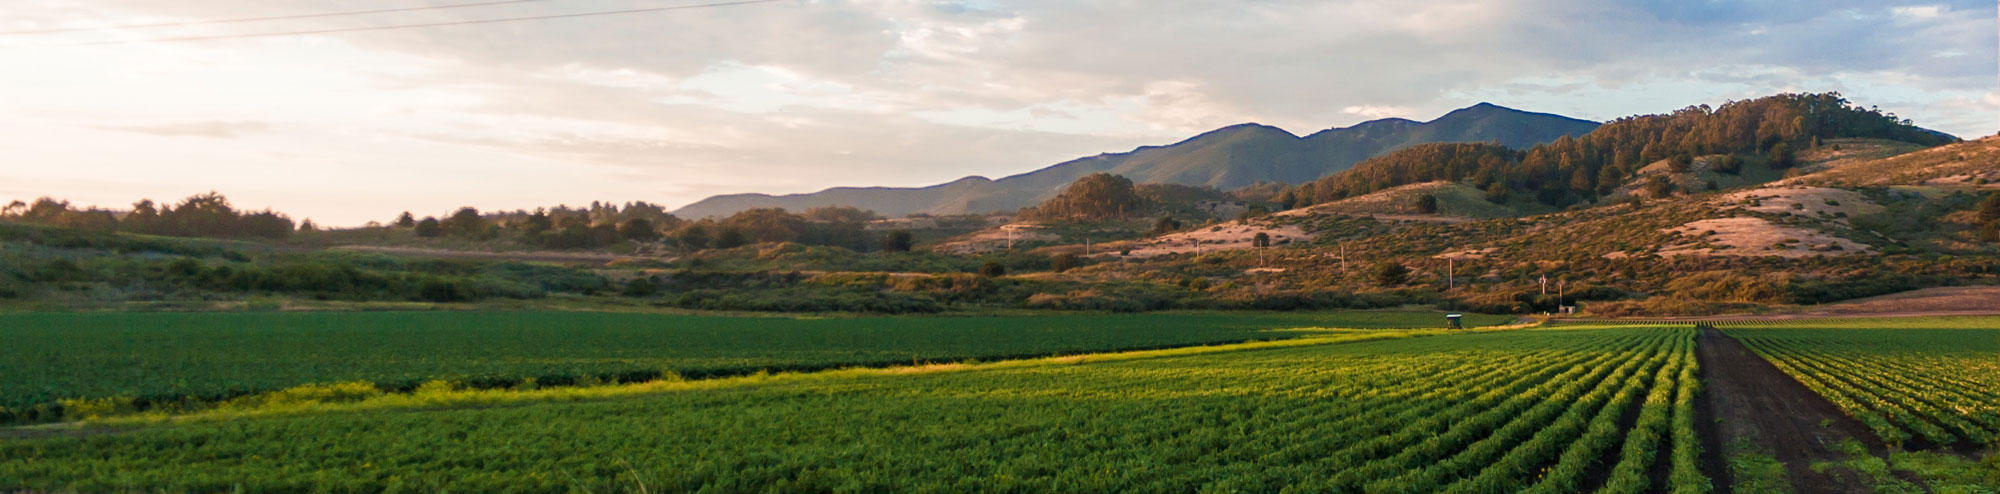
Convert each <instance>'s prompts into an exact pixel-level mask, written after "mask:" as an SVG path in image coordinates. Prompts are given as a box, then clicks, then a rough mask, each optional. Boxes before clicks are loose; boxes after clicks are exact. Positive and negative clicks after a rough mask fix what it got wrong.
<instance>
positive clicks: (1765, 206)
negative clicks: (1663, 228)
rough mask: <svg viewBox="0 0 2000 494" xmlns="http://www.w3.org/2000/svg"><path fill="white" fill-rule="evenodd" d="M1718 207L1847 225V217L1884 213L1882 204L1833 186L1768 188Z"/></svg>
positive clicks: (1730, 197) (1734, 196)
mask: <svg viewBox="0 0 2000 494" xmlns="http://www.w3.org/2000/svg"><path fill="white" fill-rule="evenodd" d="M1714 204H1715V205H1716V206H1718V207H1730V206H1741V207H1743V208H1744V209H1748V210H1751V211H1756V212H1759V213H1771V214H1781V215H1782V214H1794V215H1802V216H1806V217H1811V218H1827V219H1831V220H1832V221H1836V222H1839V223H1846V222H1847V218H1851V217H1855V216H1862V215H1871V214H1876V213H1881V212H1882V210H1883V208H1882V205H1880V204H1876V203H1874V202H1873V201H1869V200H1868V197H1867V196H1863V195H1861V193H1860V192H1855V191H1851V190H1847V189H1835V188H1830V187H1801V186H1791V187H1765V188H1760V189H1751V190H1746V191H1741V192H1734V193H1730V194H1725V195H1723V196H1721V197H1718V198H1716V200H1715V201H1714Z"/></svg>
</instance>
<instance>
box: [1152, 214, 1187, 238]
mask: <svg viewBox="0 0 2000 494" xmlns="http://www.w3.org/2000/svg"><path fill="white" fill-rule="evenodd" d="M1180 229H1181V221H1180V220H1177V219H1174V217H1172V216H1161V217H1160V219H1158V220H1154V221H1153V234H1154V235H1164V234H1168V233H1173V232H1174V231H1175V230H1180Z"/></svg>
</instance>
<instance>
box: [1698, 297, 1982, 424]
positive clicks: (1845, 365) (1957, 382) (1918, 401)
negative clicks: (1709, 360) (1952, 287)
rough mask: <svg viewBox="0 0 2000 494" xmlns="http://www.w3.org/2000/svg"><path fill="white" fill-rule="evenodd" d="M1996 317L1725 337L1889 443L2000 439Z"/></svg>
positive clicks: (1759, 330)
mask: <svg viewBox="0 0 2000 494" xmlns="http://www.w3.org/2000/svg"><path fill="white" fill-rule="evenodd" d="M1996 328H2000V319H1995V318H1961V319H1917V320H1902V321H1883V320H1875V321H1868V320H1856V321H1845V322H1829V323H1819V324H1792V325H1787V326H1783V327H1755V328H1742V329H1730V330H1729V333H1730V334H1731V335H1732V336H1735V337H1736V338H1737V339H1738V340H1740V341H1742V342H1743V344H1744V345H1746V346H1748V347H1750V348H1751V349H1752V350H1754V351H1756V352H1757V353H1758V354H1760V355H1762V356H1764V357H1765V358H1766V359H1768V360H1770V361H1771V362H1772V363H1773V364H1776V365H1777V366H1778V368H1779V369H1781V370H1783V371H1784V372H1785V373H1787V374H1789V375H1791V376H1792V377H1793V378H1794V379H1797V380H1798V381H1799V382H1800V383H1802V384H1805V385H1806V387H1808V388H1811V389H1812V390H1813V391H1814V392H1815V393H1818V394H1819V395H1821V396H1823V397H1825V398H1826V399H1827V400H1828V401H1830V402H1832V403H1833V404H1834V405H1836V406H1838V407H1840V409H1841V410H1842V411H1844V412H1846V413H1847V414H1848V415H1849V416H1852V417H1854V418H1855V419H1858V420H1860V421H1861V422H1862V423H1863V424H1865V425H1867V426H1868V428H1869V429H1871V430H1872V431H1873V432H1874V433H1875V435H1877V436H1879V437H1880V438H1881V439H1882V440H1883V441H1884V442H1887V443H1889V444H1903V445H1907V446H1910V447H1915V448H1919V449H1921V448H1924V447H1928V446H1962V447H1973V448H1977V447H1991V446H1994V445H1996V444H2000V443H1997V442H1996V437H2000V330H1996Z"/></svg>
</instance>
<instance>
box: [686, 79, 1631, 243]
mask: <svg viewBox="0 0 2000 494" xmlns="http://www.w3.org/2000/svg"><path fill="white" fill-rule="evenodd" d="M1596 126H1597V124H1596V123H1595V122H1589V121H1584V120H1577V119H1573V118H1568V117H1562V116H1558V115H1550V114H1545V113H1531V112H1524V111H1519V110H1514V109H1509V108H1502V107H1498V106H1494V105H1491V104H1481V105H1478V106H1474V107H1471V108H1466V109H1461V110H1458V111H1454V112H1452V113H1450V114H1447V115H1444V116H1441V117H1439V118H1437V119H1436V120H1433V121H1430V122H1414V121H1409V120H1402V119H1389V120H1378V121H1373V122H1365V123H1362V124H1359V125H1355V126H1353V127H1346V128H1334V129H1327V130H1322V131H1319V132H1316V133H1313V134H1312V135H1309V136H1305V137H1300V136H1296V135H1293V134H1292V133H1290V132H1287V131H1285V130H1283V129H1279V128H1277V127H1271V126H1268V125H1260V124H1239V125H1232V126H1229V127H1223V128H1220V129H1216V130H1213V131H1209V132H1206V133H1203V134H1201V135H1197V136H1194V137H1191V138H1188V139H1186V140H1183V141H1180V142H1177V143H1174V144H1169V145H1165V146H1146V147H1141V148H1138V149H1134V150H1132V151H1129V152H1124V153H1106V154H1100V155H1096V156H1090V157H1085V158H1079V159H1075V160H1070V161H1065V162H1062V163H1057V164H1055V165H1050V166H1048V167H1046V168H1042V169H1039V170H1035V171H1031V172H1027V173H1022V174H1019V175H1013V176H1009V177H1004V178H1000V179H997V180H987V179H985V178H982V177H970V178H966V179H961V180H958V181H954V182H952V183H948V184H941V185H936V186H931V187H921V188H894V187H840V188H833V189H827V190H825V191H821V192H816V193H811V194H792V195H783V196H771V195H765V194H732V195H722V196H715V197H710V198H707V199H703V200H701V201H698V202H696V203H694V204H690V205H688V206H686V207H683V208H681V209H678V210H675V211H674V214H675V215H677V216H680V217H683V218H690V219H693V218H703V217H713V216H727V215H729V214H731V213H735V212H737V211H742V210H745V209H752V208H760V207H782V208H786V209H790V210H794V211H797V210H804V209H807V208H811V207H818V206H833V205H851V206H855V207H860V208H862V209H869V210H873V211H875V212H877V213H881V214H883V215H887V216H902V215H906V214H912V213H927V214H946V215H948V214H967V213H989V212H997V211H1013V210H1015V209H1020V208H1023V207H1028V206H1032V205H1034V204H1036V203H1039V202H1042V201H1044V200H1047V199H1048V198H1049V197H1051V196H1053V195H1054V194H1055V191H1056V190H1059V189H1061V188H1062V187H1063V186H1065V185H1068V184H1069V183H1070V182H1073V181H1075V180H1076V179H1078V178H1080V177H1083V176H1084V175H1088V174H1091V173H1098V172H1105V173H1112V174H1117V175H1120V176H1124V177H1126V178H1130V179H1132V180H1133V181H1134V182H1138V183H1142V184H1143V183H1167V184H1182V185H1197V186H1211V187H1216V188H1220V189H1224V190H1228V189H1236V188H1240V187H1247V186H1251V185H1255V184H1258V183H1262V182H1280V183H1294V184H1295V183H1302V182H1309V181H1312V180H1314V179H1318V178H1320V177H1322V176H1325V175H1327V174H1329V173H1333V172H1337V171H1340V170H1345V169H1347V168H1349V167H1352V166H1354V164H1355V163H1358V162H1360V161H1362V160H1366V159H1368V158H1370V157H1374V156H1378V155H1381V154H1383V153H1388V152H1391V151H1395V150H1398V149H1402V148H1405V147H1409V146H1413V145H1418V144H1424V143H1433V142H1468V141H1470V142H1486V141H1499V142H1502V143H1504V144H1507V145H1512V146H1520V147H1526V146H1532V145H1535V144H1540V143H1544V142H1549V141H1553V140H1555V139H1556V138H1558V137H1561V136H1565V135H1582V134H1583V133H1585V132H1589V131H1590V130H1591V129H1592V128H1595V127H1596Z"/></svg>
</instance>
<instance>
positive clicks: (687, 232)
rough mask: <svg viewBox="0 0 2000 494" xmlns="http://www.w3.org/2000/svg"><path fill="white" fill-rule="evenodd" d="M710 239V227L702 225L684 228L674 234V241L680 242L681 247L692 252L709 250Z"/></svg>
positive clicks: (697, 224)
mask: <svg viewBox="0 0 2000 494" xmlns="http://www.w3.org/2000/svg"><path fill="white" fill-rule="evenodd" d="M709 238H710V237H709V234H708V227H706V226H702V225H701V224H700V223H696V224H692V225H688V226H686V227H682V228H681V230H680V231H678V232H674V241H675V242H679V243H680V244H681V247H685V248H688V249H692V250H701V249H706V248H708V242H709Z"/></svg>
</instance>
